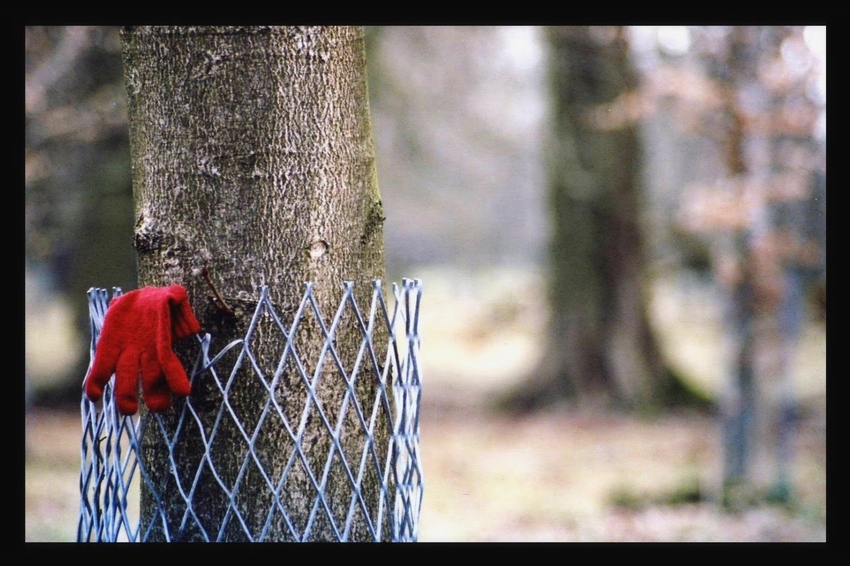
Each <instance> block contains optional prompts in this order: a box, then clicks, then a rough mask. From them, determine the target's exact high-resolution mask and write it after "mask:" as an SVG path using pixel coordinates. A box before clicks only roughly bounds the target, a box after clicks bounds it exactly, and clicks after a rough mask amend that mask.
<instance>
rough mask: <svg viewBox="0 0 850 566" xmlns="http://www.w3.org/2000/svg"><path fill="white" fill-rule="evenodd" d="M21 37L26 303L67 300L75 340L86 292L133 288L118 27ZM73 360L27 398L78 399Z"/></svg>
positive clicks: (29, 31) (78, 371)
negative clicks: (30, 285) (29, 286)
mask: <svg viewBox="0 0 850 566" xmlns="http://www.w3.org/2000/svg"><path fill="white" fill-rule="evenodd" d="M25 42H26V43H25V55H26V64H25V87H26V94H25V106H26V123H25V127H26V151H25V190H26V197H25V203H26V205H25V242H26V244H25V251H26V265H27V270H28V273H32V274H33V275H34V276H35V277H36V278H37V279H38V281H37V289H39V290H38V291H31V290H28V297H27V301H28V304H30V302H31V301H32V302H35V303H38V302H40V301H41V302H44V301H49V300H63V301H67V302H68V304H70V305H72V308H73V311H74V313H75V316H74V321H75V322H74V326H73V328H71V329H69V330H70V331H71V332H75V333H77V334H79V335H81V336H83V337H84V338H83V339H84V340H85V339H87V337H88V336H87V334H88V307H87V303H86V299H85V293H86V291H87V290H88V289H89V288H90V287H92V286H101V287H110V286H121V287H124V288H132V287H133V286H134V285H135V254H134V252H133V248H132V225H133V217H132V215H133V213H132V188H131V185H130V167H129V142H128V133H127V110H126V101H125V98H124V90H123V84H122V80H123V79H122V69H121V55H120V45H119V41H118V30H117V28H106V27H82V26H81V27H28V28H26V33H25ZM61 331H65V330H63V329H54V332H61ZM43 339H44V340H48V341H49V340H50V339H51V338H50V337H45V338H43ZM83 358H84V357H83V356H81V357H80V359H79V362H78V363H77V364H76V366H75V367H68V368H67V375H64V376H61V375H60V376H53V377H52V380H51V382H52V383H54V384H55V383H59V384H60V389H59V390H58V391H51V390H49V389H40V388H36V389H35V390H34V391H33V393H34V394H35V397H36V400H38V399H42V400H43V398H44V397H45V396H47V397H57V398H59V399H62V398H64V397H65V396H66V392H68V393H67V394H71V392H73V394H74V395H79V381H80V380H81V377H80V376H82V375H83V374H84V373H85V365H86V364H87V363H88V360H87V359H83Z"/></svg>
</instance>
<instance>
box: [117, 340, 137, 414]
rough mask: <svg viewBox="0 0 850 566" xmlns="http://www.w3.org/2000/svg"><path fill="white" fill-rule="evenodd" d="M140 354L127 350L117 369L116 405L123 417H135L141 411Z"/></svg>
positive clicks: (119, 359)
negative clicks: (139, 389)
mask: <svg viewBox="0 0 850 566" xmlns="http://www.w3.org/2000/svg"><path fill="white" fill-rule="evenodd" d="M138 383H139V352H138V351H136V350H125V351H124V352H123V353H122V354H121V356H120V357H119V358H118V364H117V365H116V367H115V404H116V405H118V412H119V413H121V414H122V415H134V414H136V412H137V411H138V410H139V395H138V392H137V391H138Z"/></svg>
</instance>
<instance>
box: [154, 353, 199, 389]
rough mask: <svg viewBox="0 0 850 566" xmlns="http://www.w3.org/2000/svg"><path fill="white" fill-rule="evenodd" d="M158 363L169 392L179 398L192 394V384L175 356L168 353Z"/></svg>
mask: <svg viewBox="0 0 850 566" xmlns="http://www.w3.org/2000/svg"><path fill="white" fill-rule="evenodd" d="M160 363H161V364H162V369H163V372H164V373H165V379H166V380H167V381H168V386H169V387H170V388H171V391H172V392H173V393H174V394H175V395H179V396H180V397H186V396H188V395H189V393H191V392H192V384H191V383H190V382H189V377H188V376H187V375H186V370H185V369H183V364H182V363H180V359H179V358H178V357H177V354H175V353H174V352H172V351H169V352H168V353H167V354H166V356H165V359H164V360H163V359H162V358H160Z"/></svg>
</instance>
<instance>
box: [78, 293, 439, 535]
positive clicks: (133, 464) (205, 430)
mask: <svg viewBox="0 0 850 566" xmlns="http://www.w3.org/2000/svg"><path fill="white" fill-rule="evenodd" d="M372 287H373V288H372V300H371V305H370V309H369V312H368V313H367V314H366V316H364V315H363V312H362V311H361V310H360V308H359V307H358V305H357V301H356V300H355V296H354V290H353V284H352V283H350V282H346V283H345V286H344V293H343V297H342V300H341V301H340V304H339V308H338V310H337V312H336V313H335V316H334V318H333V320H332V321H331V323H330V324H329V325H326V324H325V321H324V319H323V318H322V316H321V313H320V312H319V307H318V303H317V300H316V297H315V295H314V292H313V287H312V285H311V284H310V283H308V284H307V285H306V290H305V293H304V295H303V298H302V300H301V303H300V305H299V307H298V309H297V310H296V312H295V313H294V314H293V316H292V320H291V322H289V325H287V324H286V322H285V321H284V320H283V319H282V318H281V317H280V316H279V314H278V312H277V311H276V310H275V308H274V305H273V304H272V302H271V300H270V299H269V296H268V288H266V287H262V288H261V289H260V297H259V301H258V304H257V306H256V309H255V310H254V313H253V316H252V318H251V321H250V324H249V325H248V327H247V331H246V332H245V334H244V337H243V338H241V339H238V340H234V341H233V342H231V343H229V344H227V345H226V346H224V347H223V348H222V349H221V350H220V351H219V352H217V353H213V352H211V351H210V347H211V344H210V335H209V334H205V335H203V336H201V335H199V336H197V343H198V346H199V352H198V356H197V361H196V363H195V366H194V368H193V370H192V371H191V372H190V379H191V380H192V387H193V396H192V397H190V398H188V399H187V400H186V401H185V402H179V403H176V404H175V408H173V409H172V412H176V413H177V414H176V415H172V416H171V418H174V419H175V420H174V421H172V422H170V423H168V424H167V423H166V422H165V421H164V420H163V416H161V415H152V414H150V413H148V412H147V411H144V412H143V413H142V415H143V416H141V417H139V415H135V416H132V417H124V416H121V415H120V414H119V413H118V411H117V407H116V406H115V404H114V398H113V391H112V387H113V384H112V382H111V381H110V383H109V384H108V385H107V387H106V389H105V391H104V395H103V400H102V401H101V403H99V404H94V403H92V402H90V401H89V400H88V399H87V398H86V397H85V395H83V396H82V405H81V409H82V426H83V435H82V436H83V438H82V450H81V471H80V496H81V504H80V519H79V525H78V530H77V540H78V541H108V542H114V541H147V540H152V539H153V538H156V539H157V540H170V541H175V540H182V539H183V538H184V537H185V536H186V535H187V533H190V532H191V533H193V538H196V539H197V538H200V540H206V541H218V540H226V539H227V537H226V535H225V533H227V532H232V531H233V530H234V529H235V530H237V531H238V532H239V535H240V536H241V537H242V538H244V539H245V540H250V541H264V540H270V537H271V535H270V533H271V532H273V531H274V528H275V527H274V525H278V528H280V525H281V521H282V522H283V525H284V528H283V530H284V531H285V533H286V537H287V538H289V539H293V540H303V541H309V540H312V538H311V535H313V533H314V532H315V530H316V529H318V527H317V525H319V524H321V525H323V528H324V529H325V530H328V528H329V529H330V531H331V532H332V533H333V538H335V539H336V540H339V541H348V540H352V536H353V533H354V530H356V529H360V530H362V529H363V528H364V527H363V525H365V529H366V532H367V533H368V535H367V537H366V538H369V539H371V540H375V541H381V540H387V539H389V540H392V541H415V540H416V538H417V531H418V523H419V511H420V507H421V504H422V492H423V479H422V468H421V461H420V452H419V406H420V399H421V391H420V371H419V347H420V341H419V333H418V320H419V305H420V300H421V295H422V285H421V282H420V281H419V280H410V279H405V280H404V281H403V283H402V286H401V288H399V286H398V285H396V284H393V297H392V299H393V300H391V301H387V300H386V298H385V296H384V291H383V288H382V286H381V282H380V281H373V284H372ZM120 294H121V290H120V289H115V290H114V293H113V296H118V295H120ZM88 299H89V313H90V318H91V335H92V338H91V349H90V355H91V357H92V359H93V358H94V352H95V345H96V343H97V339H98V336H99V334H100V330H101V328H102V326H103V320H104V316H105V314H106V309H107V306H108V302H109V297H108V293H107V291H106V290H105V289H91V290H89V293H88ZM351 317H353V319H352V318H351ZM261 319H262V320H266V321H268V320H269V319H271V320H272V321H273V324H271V325H268V324H266V325H265V326H264V328H268V327H269V326H271V327H272V328H276V329H277V330H278V331H279V332H280V342H281V343H282V344H283V346H282V349H283V353H282V354H281V357H280V361H279V363H278V366H277V371H276V372H275V373H274V375H271V376H267V375H265V374H264V372H263V371H262V370H261V369H260V367H259V363H258V357H257V354H256V352H255V351H254V346H255V339H254V338H255V334H256V333H257V331H258V326H259V322H260V320H261ZM343 319H346V320H347V321H348V322H349V325H348V326H349V327H351V326H356V328H358V329H359V333H360V338H361V339H360V347H359V349H358V351H357V353H356V357H355V359H354V360H347V359H343V358H342V355H341V353H340V352H339V351H338V350H337V347H336V345H335V339H336V337H337V332H338V331H339V329H340V325H341V321H343ZM352 321H355V322H356V325H352V324H351V323H352ZM380 326H383V327H384V328H385V329H386V330H387V331H388V335H389V338H388V339H387V340H386V344H387V346H386V351H382V350H383V349H382V348H381V351H378V350H377V349H376V348H377V346H376V342H377V341H376V340H373V337H374V336H375V335H376V328H380ZM308 327H309V328H310V329H311V337H313V339H315V338H316V337H317V336H318V338H320V339H321V340H323V346H322V347H321V351H320V355H319V359H318V362H317V363H316V364H315V367H310V364H308V363H307V361H306V360H304V359H302V357H301V356H300V355H299V351H298V348H297V345H296V344H297V341H296V337H297V335H298V332H299V331H301V332H306V331H307V330H306V328H308ZM316 331H318V332H316ZM232 360H235V361H232ZM231 361H232V362H231ZM231 364H232V365H231ZM246 370H247V371H246ZM329 370H330V371H329ZM246 376H250V378H251V379H255V380H256V382H257V383H256V385H257V387H258V388H260V389H259V391H260V396H261V397H263V398H264V399H263V400H262V403H263V405H262V410H261V411H259V413H258V414H259V417H256V416H253V417H251V418H250V419H246V418H243V416H241V415H240V414H239V413H238V410H237V408H236V406H235V403H233V402H232V399H231V397H230V393H231V387H232V386H233V382H234V380H235V379H237V378H238V379H245V378H246ZM328 376H333V377H337V376H339V377H340V378H341V379H342V380H343V381H344V384H345V392H344V395H343V398H342V404H341V406H340V407H339V409H338V410H334V408H333V407H331V406H330V404H327V403H323V399H322V398H321V391H322V385H323V383H321V380H322V379H323V378H324V379H327V378H328ZM282 379H289V380H296V379H297V380H298V381H299V383H300V387H302V388H303V390H304V391H305V392H306V393H305V395H306V397H305V403H304V405H303V411H302V412H301V413H300V414H298V415H289V414H286V411H285V410H284V407H283V405H282V403H280V402H279V393H278V388H279V385H280V382H281V380H282ZM365 380H375V381H376V383H377V387H371V388H367V389H366V390H368V391H374V392H375V393H374V398H362V397H363V395H362V394H361V393H358V391H361V392H362V391H363V390H364V389H363V388H362V387H359V385H360V384H362V383H364V381H365ZM199 386H204V387H206V389H207V390H208V391H213V392H214V393H215V395H216V399H220V406H219V407H218V409H217V410H215V411H212V412H210V411H209V408H208V407H207V409H206V411H199V408H198V407H196V406H194V405H193V401H192V399H193V398H194V397H195V394H194V392H195V390H196V389H197V388H198V387H199ZM370 397H371V395H370ZM210 414H214V415H215V416H214V417H213V418H210ZM316 419H318V422H320V423H321V425H322V426H321V428H320V429H319V430H320V431H321V435H324V439H323V441H320V442H316V439H315V438H311V439H310V443H311V446H310V447H307V446H304V443H305V442H307V435H308V432H307V431H308V423H310V422H314V421H316ZM248 420H250V421H251V422H247V421H248ZM175 423H176V424H175ZM272 424H274V425H275V426H278V427H279V428H280V426H279V425H282V429H283V430H285V434H286V436H288V439H284V440H286V442H282V443H281V445H282V446H291V447H292V449H291V451H290V453H289V454H287V455H284V456H285V457H284V458H282V459H277V460H276V463H275V464H274V465H270V464H269V462H265V461H264V459H263V450H260V449H259V448H258V443H260V442H262V440H261V439H262V438H263V437H264V433H265V432H266V431H267V429H268V428H269V427H270V426H271V425H272ZM382 424H383V425H384V426H387V427H388V428H389V430H390V432H389V434H388V435H383V434H376V432H377V431H378V430H379V428H380V427H381V426H382ZM314 426H315V425H314ZM352 427H354V428H355V429H356V430H355V432H356V433H357V434H359V435H362V436H363V438H365V441H364V442H363V444H362V446H361V447H360V450H359V451H358V452H357V453H354V454H353V453H351V450H350V447H349V448H348V452H346V443H345V442H344V438H345V436H346V434H349V435H350V434H352V430H351V429H352ZM189 432H191V433H193V434H194V435H195V436H196V437H199V438H201V439H202V448H201V450H200V451H201V452H203V453H202V454H198V453H194V454H189V452H190V451H187V450H185V449H184V448H183V447H182V445H183V443H184V441H185V440H186V437H187V436H188V435H189ZM146 435H152V436H153V438H155V439H156V440H157V441H159V442H161V443H164V445H165V446H167V453H168V460H169V461H168V466H167V470H168V471H167V477H166V478H165V480H164V482H163V480H162V479H161V478H160V479H157V478H155V477H154V476H155V475H156V472H154V471H153V470H148V469H146V468H145V465H144V459H143V458H141V457H140V454H141V453H142V450H143V441H144V440H145V437H146ZM148 440H151V439H150V438H149V439H148ZM349 444H350V443H349ZM315 445H318V446H320V447H322V448H323V449H324V448H325V447H326V450H327V453H326V455H325V454H324V453H323V457H319V458H317V457H316V455H315V454H314V453H312V452H311V449H315V448H314V446H315ZM195 452H198V451H197V450H196V451H195ZM234 454H236V455H238V456H237V457H241V458H242V460H241V465H239V466H237V468H238V473H237V474H236V477H235V478H234V477H224V476H225V475H232V469H231V468H229V470H230V471H229V472H228V473H227V474H225V473H223V472H222V470H221V469H219V468H223V466H221V465H219V466H218V467H217V458H224V457H228V458H231V457H233V456H234ZM281 462H283V464H281ZM317 462H318V464H317ZM334 473H335V474H337V475H342V477H345V478H347V480H348V486H347V488H346V489H345V490H340V489H339V488H338V487H337V488H335V489H334V490H333V493H329V492H328V489H329V485H330V484H329V478H330V477H331V475H333V474H334ZM296 475H301V476H302V477H303V476H305V477H306V478H307V480H308V481H307V485H308V486H309V489H305V488H304V484H303V482H302V483H301V484H299V485H301V488H300V489H301V493H299V494H296V495H297V496H298V497H301V498H303V497H310V498H312V504H311V506H310V512H309V515H308V516H307V518H306V521H305V520H304V517H300V518H296V517H292V516H291V514H290V512H289V511H288V506H287V503H286V502H287V501H288V498H290V497H292V496H293V494H291V493H288V490H289V489H290V482H293V478H294V477H295V476H296ZM209 476H211V477H212V480H210V481H208V482H207V483H208V484H212V482H215V484H216V485H217V486H218V488H219V489H220V490H222V492H223V493H224V494H226V498H227V506H226V507H227V508H226V511H225V512H224V516H223V517H220V520H218V521H212V522H211V521H210V520H209V519H208V518H206V517H204V513H203V512H201V511H200V509H199V508H200V506H202V505H203V503H199V502H198V501H197V499H198V498H199V495H198V494H199V489H200V488H199V486H200V485H201V484H202V483H203V482H202V481H201V478H202V477H206V478H209ZM376 479H377V481H376ZM367 481H368V482H371V484H370V485H374V484H377V485H378V489H377V493H373V492H374V491H375V490H374V489H372V490H371V491H370V492H369V493H370V494H371V495H369V494H367V493H365V491H367V490H366V489H365V487H364V486H365V484H366V482H367ZM142 483H144V484H145V488H146V490H147V492H148V493H149V494H150V497H151V498H152V501H153V502H154V507H155V509H156V510H155V512H154V513H153V517H152V518H150V519H149V520H147V521H143V520H142V518H141V513H140V507H141V505H140V491H141V489H140V485H141V484H142ZM249 483H252V484H253V488H252V491H251V493H252V494H256V493H257V491H256V487H257V485H259V486H260V487H261V491H262V492H263V493H264V495H263V496H262V497H256V496H251V497H250V498H249V497H247V496H246V495H244V494H243V491H242V488H243V487H245V486H246V485H247V484H249ZM164 486H168V494H169V495H168V498H170V500H168V501H166V495H165V493H164V491H165V489H164ZM175 490H176V491H175ZM175 493H177V494H178V495H177V496H175V495H174V494H175ZM340 493H342V494H343V495H340ZM175 497H176V498H177V499H178V501H177V502H176V503H175V501H174V499H175ZM376 499H377V501H376ZM175 505H178V506H179V509H180V510H182V518H181V521H180V525H179V527H178V528H175V527H174V525H175V522H174V521H173V517H174V514H173V508H174V506H175ZM166 507H168V508H169V509H170V511H171V515H170V516H171V517H172V520H171V521H169V520H167V515H168V513H167V512H166ZM258 513H262V514H263V517H264V520H261V521H259V524H262V527H261V528H257V527H256V526H254V527H252V525H257V524H258V521H257V519H256V517H257V514H258ZM248 515H251V516H250V517H249V516H248ZM169 524H170V525H172V526H171V528H169ZM358 525H359V526H358ZM362 538H363V536H362V532H361V533H360V534H359V535H358V539H360V540H362Z"/></svg>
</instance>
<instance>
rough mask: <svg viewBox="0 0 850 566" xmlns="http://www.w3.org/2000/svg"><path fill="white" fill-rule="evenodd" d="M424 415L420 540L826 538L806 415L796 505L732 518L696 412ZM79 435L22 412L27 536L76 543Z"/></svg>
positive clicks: (818, 451)
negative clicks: (720, 500) (720, 496)
mask: <svg viewBox="0 0 850 566" xmlns="http://www.w3.org/2000/svg"><path fill="white" fill-rule="evenodd" d="M422 415H423V416H422V423H421V448H422V462H423V467H424V474H425V496H424V502H423V507H422V514H421V522H420V529H419V540H420V541H422V542H435V541H469V542H472V541H490V542H494V541H605V542H620V541H662V542H669V541H728V542H737V541H740V542H744V541H746V542H749V541H761V542H770V541H773V542H778V541H797V542H800V541H804V542H817V541H825V540H826V447H825V442H824V435H825V431H824V430H823V426H822V424H819V423H822V421H821V420H820V418H819V417H816V416H814V415H812V416H810V417H808V418H806V419H805V420H804V421H803V422H801V423H800V426H799V427H798V435H797V440H796V444H795V448H796V453H795V461H794V485H795V491H796V493H795V495H796V497H795V499H794V502H793V504H792V505H791V506H781V505H771V504H766V503H762V504H754V505H752V506H749V507H746V508H743V509H740V510H737V511H724V510H723V509H721V508H720V506H719V505H718V504H717V503H716V500H715V496H716V481H715V479H716V478H717V477H719V476H718V473H719V461H720V443H719V438H718V437H719V435H718V431H717V426H716V424H715V422H714V420H713V419H712V418H710V417H708V416H705V415H692V414H676V415H662V416H657V417H653V418H645V419H635V418H630V417H626V416H623V415H618V414H605V413H601V414H600V413H591V412H588V411H580V412H564V411H547V412H545V413H541V414H536V415H531V416H528V417H524V418H514V417H508V416H504V415H498V414H493V413H490V412H488V411H486V410H484V409H479V410H476V409H472V408H470V407H469V406H463V407H448V406H442V407H437V406H429V405H428V404H426V405H424V406H423V414H422ZM79 431H80V417H79V413H78V412H76V411H73V412H72V411H68V412H61V411H60V412H56V411H51V412H45V411H34V412H33V413H32V414H31V415H30V418H29V430H28V453H27V466H26V474H27V478H26V533H25V535H26V540H27V541H73V540H75V538H76V524H77V517H78V513H79V504H80V499H79V488H78V485H79V484H78V482H79V461H80V448H79V438H80V432H79ZM695 494H698V498H701V499H702V500H701V501H696V502H677V501H676V500H677V499H684V500H686V501H687V500H693V499H694V498H695V497H694V496H695Z"/></svg>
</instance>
